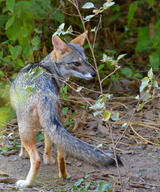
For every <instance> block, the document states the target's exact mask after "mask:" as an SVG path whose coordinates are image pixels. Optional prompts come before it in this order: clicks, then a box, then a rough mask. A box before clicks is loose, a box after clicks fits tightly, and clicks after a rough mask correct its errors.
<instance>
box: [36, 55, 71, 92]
mask: <svg viewBox="0 0 160 192" xmlns="http://www.w3.org/2000/svg"><path fill="white" fill-rule="evenodd" d="M39 65H40V66H41V67H42V68H44V69H46V71H47V72H48V73H50V74H51V75H52V78H53V79H54V80H55V81H56V83H57V85H58V87H59V88H61V87H63V85H64V82H65V81H67V80H68V77H65V76H64V75H63V74H62V73H61V72H60V70H59V66H58V65H57V64H56V61H55V60H54V57H53V52H51V53H50V54H49V55H47V56H46V57H45V58H44V59H42V60H41V61H40V63H39Z"/></svg>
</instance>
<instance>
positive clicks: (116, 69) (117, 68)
mask: <svg viewBox="0 0 160 192" xmlns="http://www.w3.org/2000/svg"><path fill="white" fill-rule="evenodd" d="M119 69H120V67H116V68H115V70H114V71H112V72H111V73H110V74H109V75H107V76H106V77H105V78H103V79H102V80H101V84H102V83H103V81H104V80H106V79H107V78H108V77H110V76H111V75H113V74H114V73H115V72H116V71H118V70H119Z"/></svg>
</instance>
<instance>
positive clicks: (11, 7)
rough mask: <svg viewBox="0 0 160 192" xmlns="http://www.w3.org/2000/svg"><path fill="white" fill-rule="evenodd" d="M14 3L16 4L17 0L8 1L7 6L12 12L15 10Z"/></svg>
mask: <svg viewBox="0 0 160 192" xmlns="http://www.w3.org/2000/svg"><path fill="white" fill-rule="evenodd" d="M14 5H15V0H7V1H6V8H7V9H8V10H9V11H11V12H13V10H14Z"/></svg>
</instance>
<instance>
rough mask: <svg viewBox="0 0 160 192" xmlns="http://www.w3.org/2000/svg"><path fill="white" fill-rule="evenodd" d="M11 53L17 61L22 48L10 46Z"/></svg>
mask: <svg viewBox="0 0 160 192" xmlns="http://www.w3.org/2000/svg"><path fill="white" fill-rule="evenodd" d="M9 51H10V53H11V55H12V58H13V59H16V58H17V57H18V56H19V55H20V54H21V52H22V47H21V46H20V45H16V46H15V47H13V46H12V45H9Z"/></svg>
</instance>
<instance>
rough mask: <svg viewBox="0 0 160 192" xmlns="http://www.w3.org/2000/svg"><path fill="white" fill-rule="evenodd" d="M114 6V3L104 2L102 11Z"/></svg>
mask: <svg viewBox="0 0 160 192" xmlns="http://www.w3.org/2000/svg"><path fill="white" fill-rule="evenodd" d="M114 4H115V2H110V3H109V2H106V3H104V4H103V9H104V10H105V9H108V8H109V7H111V6H113V5H114Z"/></svg>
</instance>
